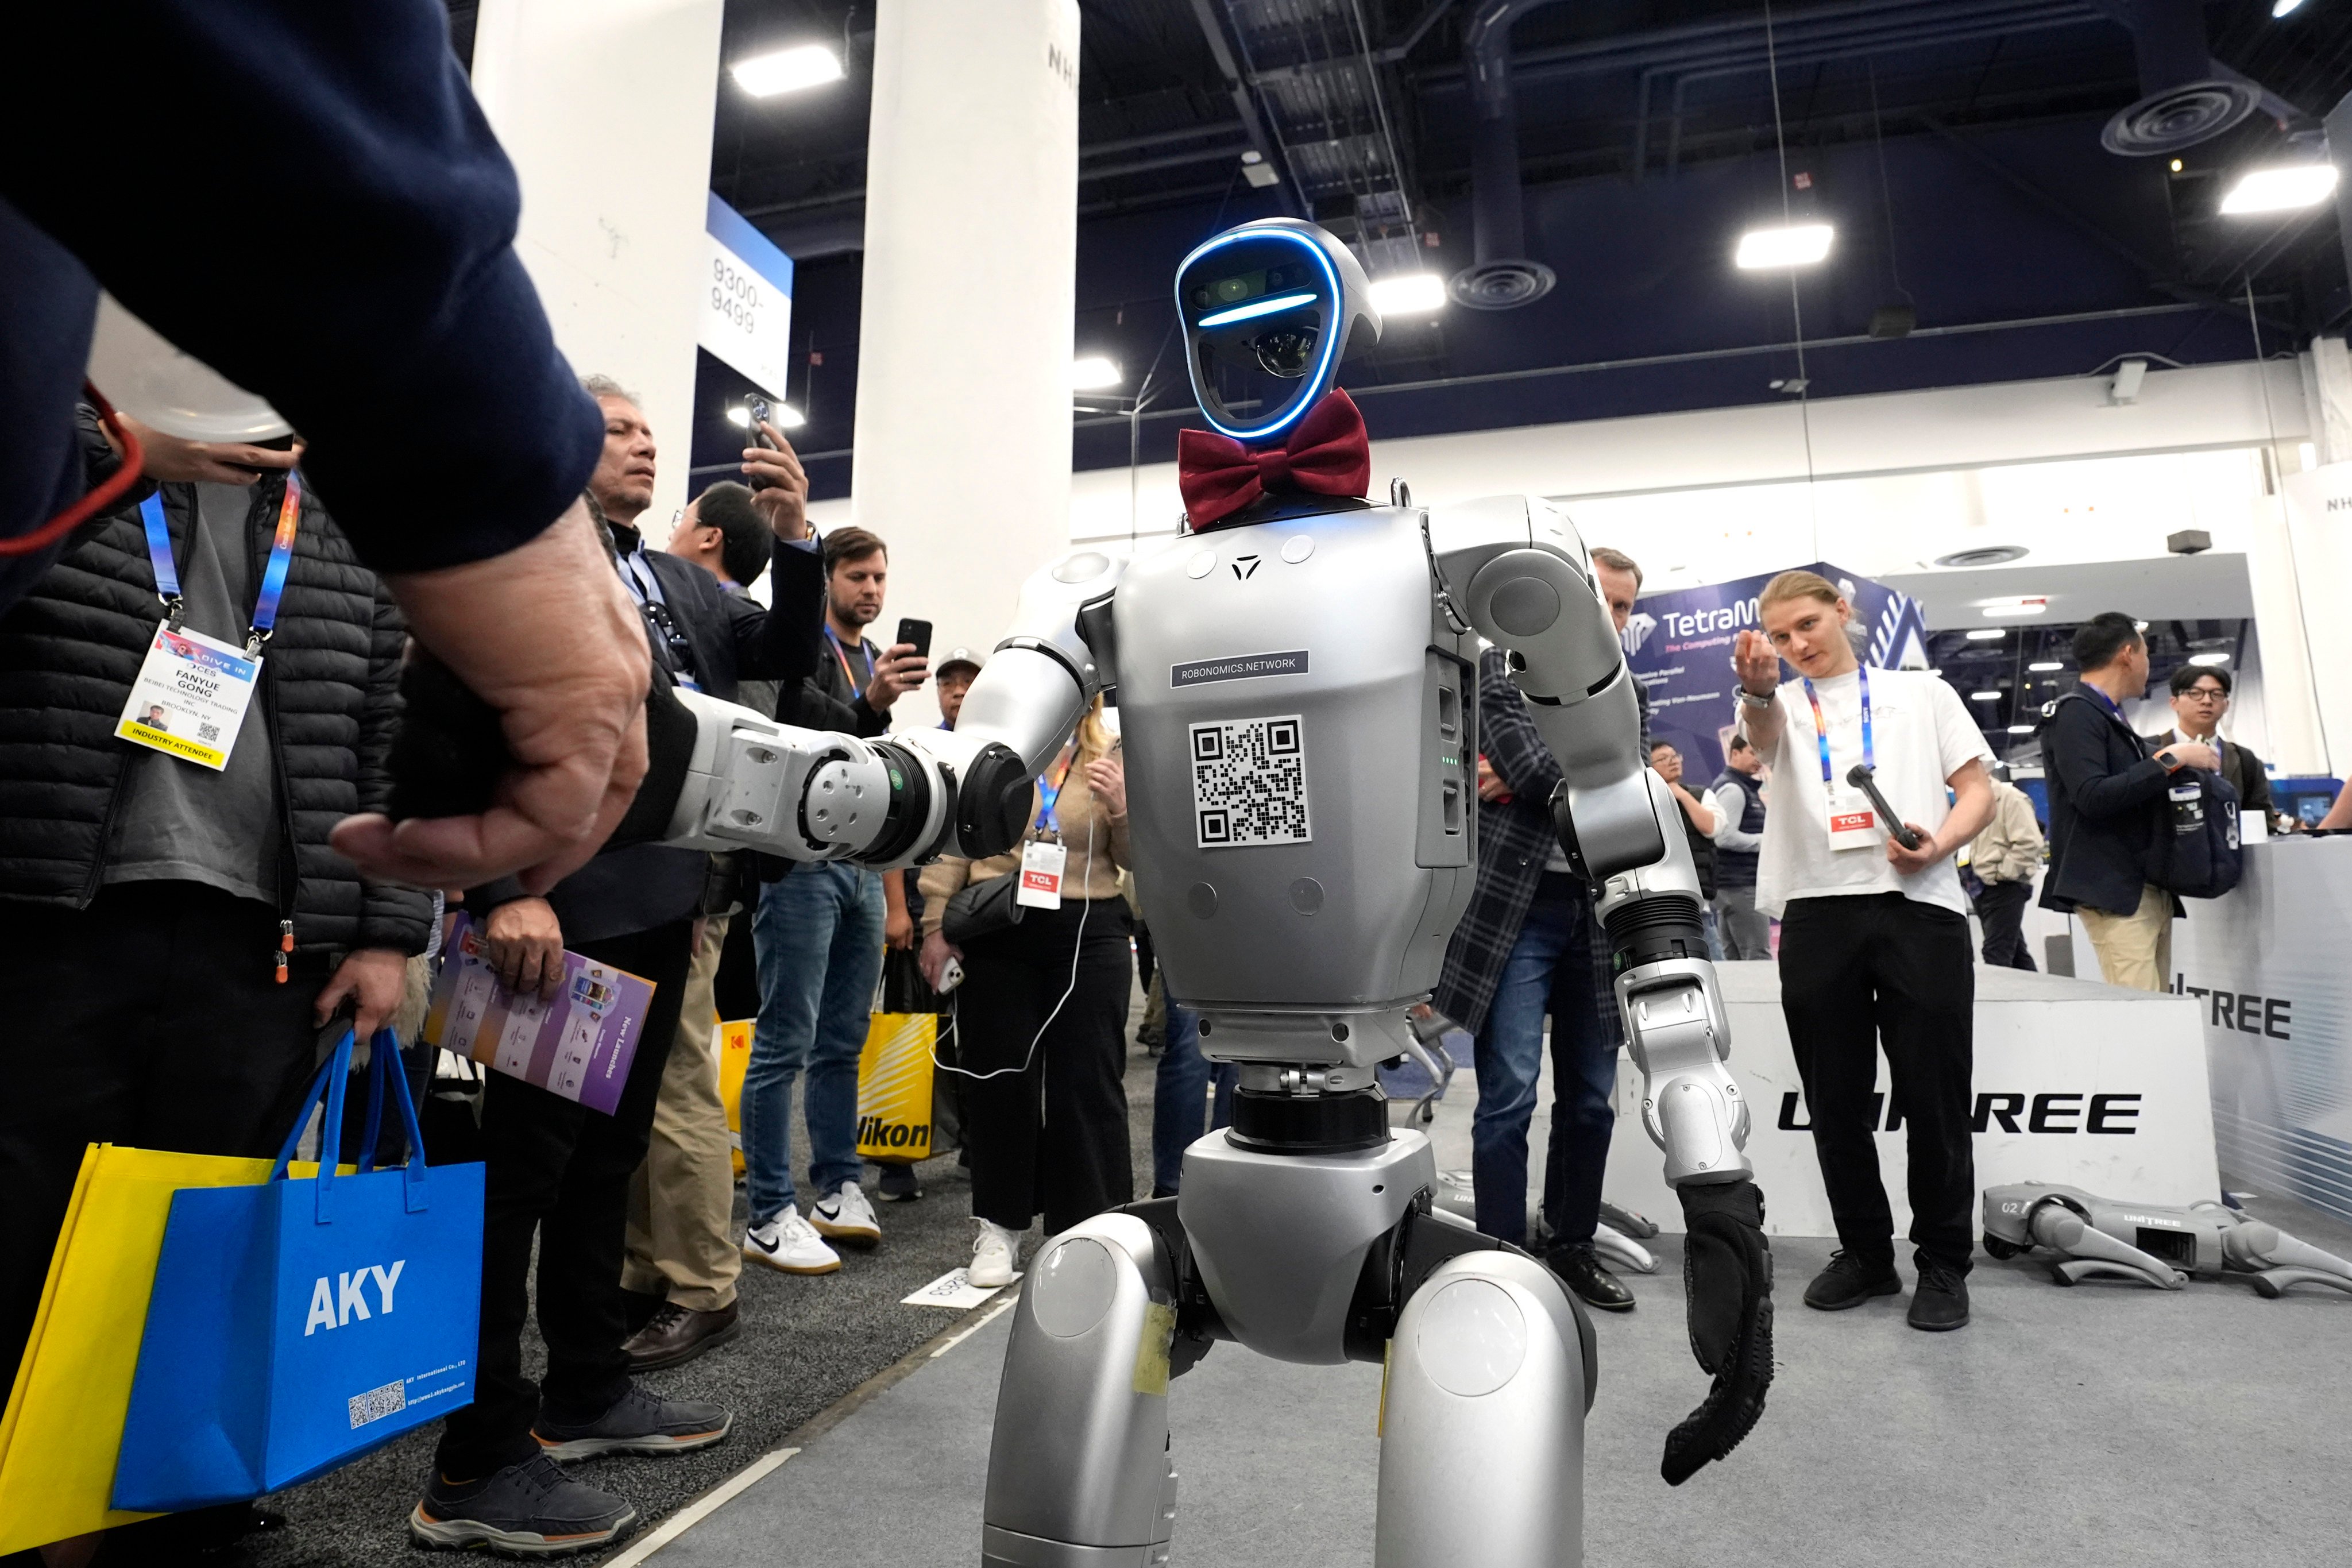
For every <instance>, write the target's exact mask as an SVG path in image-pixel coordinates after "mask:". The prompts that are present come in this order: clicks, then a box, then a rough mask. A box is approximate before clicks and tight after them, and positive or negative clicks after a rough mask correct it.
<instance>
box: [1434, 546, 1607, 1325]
mask: <svg viewBox="0 0 2352 1568" xmlns="http://www.w3.org/2000/svg"><path fill="white" fill-rule="evenodd" d="M1592 564H1593V574H1594V576H1595V578H1596V579H1597V580H1598V581H1599V583H1600V584H1601V593H1602V595H1603V597H1605V598H1606V599H1607V600H1608V603H1609V610H1610V615H1611V616H1612V618H1613V619H1614V620H1615V621H1616V623H1617V628H1618V630H1620V631H1622V630H1624V628H1625V622H1626V619H1627V618H1628V617H1629V616H1631V615H1632V614H1633V597H1634V595H1635V594H1636V593H1637V592H1639V590H1640V587H1641V581H1642V578H1641V568H1640V567H1638V566H1636V565H1634V564H1633V562H1632V560H1630V559H1629V558H1627V557H1626V556H1623V555H1622V554H1620V553H1618V552H1616V551H1613V550H1606V549H1602V550H1595V551H1594V552H1592ZM1634 689H1635V691H1636V692H1637V693H1640V692H1641V690H1642V689H1641V688H1640V687H1639V686H1638V685H1637V686H1636V687H1635V688H1634ZM1641 705H1642V730H1643V736H1642V740H1643V752H1644V754H1646V753H1647V750H1648V742H1649V727H1650V705H1649V698H1648V696H1647V694H1646V693H1642V698H1641ZM1474 741H1475V746H1476V749H1477V751H1478V752H1479V755H1480V758H1481V766H1480V768H1479V785H1478V879H1477V883H1476V885H1475V889H1474V890H1473V892H1472V893H1471V896H1470V908H1469V909H1468V910H1467V911H1465V913H1464V915H1463V918H1462V923H1461V924H1460V925H1458V926H1456V927H1454V937H1453V940H1452V942H1450V943H1449V944H1448V945H1447V947H1446V950H1445V968H1444V973H1443V974H1442V975H1441V976H1440V978H1439V980H1438V984H1437V990H1436V992H1435V993H1434V994H1433V996H1432V998H1431V1002H1432V1005H1433V1006H1434V1007H1435V1008H1436V1009H1437V1011H1439V1012H1440V1013H1443V1014H1444V1015H1445V1016H1446V1017H1448V1018H1451V1019H1452V1020H1454V1022H1455V1023H1457V1024H1459V1025H1461V1026H1463V1027H1464V1028H1465V1029H1468V1030H1469V1031H1470V1032H1471V1035H1472V1037H1473V1038H1474V1039H1475V1050H1476V1056H1475V1064H1476V1071H1477V1078H1478V1111H1477V1117H1476V1120H1475V1121H1474V1122H1473V1124H1472V1129H1471V1167H1472V1178H1473V1184H1474V1187H1475V1194H1476V1204H1477V1219H1478V1228H1479V1229H1480V1230H1482V1231H1484V1232H1486V1234H1487V1235H1489V1236H1493V1237H1499V1238H1501V1239H1502V1240H1505V1241H1508V1242H1512V1243H1514V1244H1518V1243H1523V1242H1524V1241H1525V1240H1526V1238H1527V1221H1528V1205H1527V1192H1528V1126H1529V1124H1530V1123H1531V1122H1532V1121H1533V1120H1534V1117H1535V1106H1536V1078H1537V1074H1538V1069H1539V1068H1540V1067H1541V1065H1542V1050H1543V1024H1544V1016H1545V1015H1546V1014H1547V1013H1549V1015H1550V1016H1551V1048H1552V1082H1553V1099H1552V1115H1551V1139H1550V1143H1549V1150H1548V1152H1547V1154H1546V1158H1545V1162H1544V1198H1543V1209H1544V1218H1545V1220H1546V1222H1547V1223H1548V1224H1549V1226H1550V1227H1551V1240H1550V1243H1549V1248H1548V1253H1547V1257H1546V1261H1547V1262H1549V1264H1550V1266H1551V1268H1552V1269H1553V1271H1554V1272H1556V1273H1558V1274H1559V1277H1560V1278H1561V1279H1562V1280H1564V1281H1565V1282H1566V1283H1567V1284H1568V1286H1569V1288H1570V1289H1572V1290H1574V1291H1575V1292H1576V1293H1577V1294H1578V1295H1579V1296H1580V1297H1581V1298H1583V1300H1585V1302H1586V1303H1587V1304H1588V1305H1591V1306H1594V1307H1598V1308H1601V1309H1602V1310H1606V1311H1612V1312H1622V1311H1631V1310H1633V1292H1632V1291H1631V1290H1628V1289H1626V1288H1625V1284H1624V1282H1623V1281H1622V1280H1621V1279H1618V1278H1617V1277H1616V1276H1615V1275H1613V1274H1612V1273H1610V1272H1609V1270H1608V1269H1607V1268H1603V1267H1602V1266H1601V1262H1600V1260H1599V1258H1596V1257H1595V1256H1594V1254H1593V1250H1592V1236H1593V1227H1594V1226H1596V1225H1597V1224H1598V1223H1599V1221H1600V1218H1601V1172H1602V1170H1603V1168H1604V1167H1605V1166H1606V1165H1607V1164H1608V1161H1609V1139H1610V1134H1611V1133H1612V1131H1614V1130H1615V1128H1616V1122H1617V1117H1616V1111H1615V1110H1614V1109H1613V1108H1612V1106H1611V1104H1610V1094H1611V1091H1612V1089H1614V1088H1615V1087H1616V1082H1617V1053H1618V1047H1619V1045H1620V1043H1621V1038H1622V1031H1621V1029H1620V1026H1619V1023H1618V1018H1617V1003H1616V996H1615V993H1614V992H1613V991H1612V988H1611V986H1610V984H1609V961H1608V952H1609V948H1608V938H1607V936H1606V935H1605V934H1603V933H1602V931H1601V921H1600V920H1599V918H1598V913H1597V911H1596V910H1595V909H1594V907H1593V901H1592V894H1593V889H1592V888H1591V886H1590V885H1589V884H1588V883H1586V882H1585V881H1584V879H1582V878H1580V877H1578V876H1577V875H1576V874H1575V873H1574V872H1572V871H1570V870H1569V869H1568V861H1567V858H1566V857H1565V856H1564V855H1563V854H1562V852H1561V849H1560V844H1559V831H1558V829H1557V828H1555V827H1554V826H1553V825H1552V816H1551V808H1550V801H1551V797H1552V792H1553V791H1554V790H1555V789H1557V788H1558V787H1559V782H1560V769H1559V761H1558V759H1556V758H1555V757H1553V755H1552V754H1551V750H1550V748H1549V747H1548V746H1546V745H1545V744H1544V742H1543V737H1542V736H1541V735H1539V734H1538V733H1537V731H1536V726H1535V719H1534V716H1533V714H1531V713H1530V712H1529V710H1528V701H1527V699H1526V698H1525V697H1522V696H1521V695H1520V694H1519V689H1518V688H1517V687H1516V686H1513V685H1512V684H1511V682H1510V679H1509V677H1508V675H1507V671H1506V669H1505V667H1504V662H1503V656H1502V654H1501V652H1500V651H1499V650H1497V649H1495V648H1491V647H1490V648H1488V649H1487V650H1486V652H1485V653H1484V654H1482V655H1481V656H1480V658H1479V664H1478V722H1477V732H1476V734H1475V737H1474Z"/></svg>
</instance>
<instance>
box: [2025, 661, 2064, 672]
mask: <svg viewBox="0 0 2352 1568" xmlns="http://www.w3.org/2000/svg"><path fill="white" fill-rule="evenodd" d="M2025 668H2028V669H2030V670H2032V671H2033V673H2034V674H2036V675H2047V674H2049V673H2050V672H2051V671H2052V670H2053V669H2063V668H2066V667H2065V666H2064V665H2063V664H2061V663H2059V662H2058V661H2057V660H2056V659H2054V658H2045V659H2041V660H2038V661H2036V662H2035V663H2032V664H2029V665H2027V666H2026V667H2025Z"/></svg>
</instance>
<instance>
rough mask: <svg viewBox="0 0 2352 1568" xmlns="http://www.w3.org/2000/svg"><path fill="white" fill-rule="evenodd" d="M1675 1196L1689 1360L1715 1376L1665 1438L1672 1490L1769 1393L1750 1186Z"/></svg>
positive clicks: (1758, 1238)
mask: <svg viewBox="0 0 2352 1568" xmlns="http://www.w3.org/2000/svg"><path fill="white" fill-rule="evenodd" d="M1676 1193H1677V1195H1679V1196H1680V1197H1681V1199H1682V1201H1683V1215H1684V1218H1685V1222H1686V1224H1687V1226H1688V1233H1687V1234H1686V1235H1685V1237H1684V1238H1683V1292H1684V1295H1685V1297H1686V1298H1687V1299H1688V1300H1689V1304H1690V1337H1691V1353H1692V1354H1693V1355H1695V1356H1696V1357H1698V1364H1699V1365H1700V1367H1702V1368H1703V1369H1705V1370H1706V1371H1707V1372H1710V1373H1714V1374H1715V1386H1714V1387H1713V1388H1711V1389H1709V1390H1708V1391H1707V1395H1706V1401H1705V1402H1704V1403H1702V1404H1701V1405H1699V1407H1698V1408H1697V1409H1696V1410H1694V1411H1692V1412H1691V1413H1690V1415H1687V1416H1685V1418H1684V1419H1683V1423H1682V1425H1680V1426H1676V1427H1675V1429H1674V1430H1673V1431H1672V1432H1669V1433H1668V1434H1666V1453H1665V1458H1664V1460H1663V1461H1662V1462H1661V1463H1660V1465H1659V1466H1658V1472H1659V1474H1661V1475H1663V1476H1664V1477H1665V1479H1666V1484H1667V1485H1668V1486H1676V1487H1678V1486H1680V1485H1682V1484H1683V1483H1684V1482H1685V1481H1686V1480H1688V1479H1691V1477H1693V1476H1694V1475H1696V1474H1697V1473H1698V1471H1699V1468H1700V1467H1702V1466H1704V1465H1705V1464H1706V1463H1707V1462H1708V1461H1709V1460H1711V1459H1720V1458H1723V1457H1724V1456H1725V1455H1726V1454H1728V1453H1730V1452H1731V1450H1732V1449H1734V1448H1736V1447H1738V1446H1739V1440H1740V1439H1741V1438H1743V1437H1745V1436H1748V1429H1749V1428H1751V1427H1753V1426H1755V1425H1756V1421H1757V1417H1759V1416H1760V1415H1763V1414H1764V1394H1765V1391H1766V1390H1768V1389H1769V1388H1770V1387H1771V1386H1772V1250H1771V1247H1769V1245H1768V1244H1767V1243H1766V1241H1765V1239H1764V1194H1761V1193H1759V1192H1758V1191H1757V1190H1756V1184H1755V1183H1753V1182H1750V1181H1746V1180H1742V1181H1737V1182H1714V1183H1708V1184H1704V1185H1702V1184H1695V1183H1694V1184H1685V1185H1684V1186H1682V1187H1680V1188H1677V1189H1676Z"/></svg>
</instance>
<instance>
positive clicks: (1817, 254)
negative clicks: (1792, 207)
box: [1731, 223, 1835, 272]
mask: <svg viewBox="0 0 2352 1568" xmlns="http://www.w3.org/2000/svg"><path fill="white" fill-rule="evenodd" d="M1834 233H1835V231H1834V230H1833V229H1832V228H1831V227H1830V226H1829V225H1827V224H1825V223H1801V224H1794V225H1791V226H1789V227H1787V228H1751V229H1749V230H1748V232H1747V233H1746V234H1743V235H1741V236H1740V237H1739V249H1738V253H1737V254H1735V255H1734V256H1733V257H1732V258H1731V259H1732V265H1733V266H1735V267H1738V268H1741V269H1742V270H1744V271H1749V272H1755V271H1760V270H1762V269H1764V268H1772V267H1810V266H1811V265H1812V264H1813V263H1814V262H1816V261H1819V260H1821V259H1822V258H1824V257H1826V256H1827V255H1829V253H1830V239H1831V237H1832V235H1833V234H1834Z"/></svg>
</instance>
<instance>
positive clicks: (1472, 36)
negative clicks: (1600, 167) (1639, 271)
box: [1449, 0, 1556, 310]
mask: <svg viewBox="0 0 2352 1568" xmlns="http://www.w3.org/2000/svg"><path fill="white" fill-rule="evenodd" d="M1553 3H1554V0H1481V3H1480V5H1478V7H1477V9H1476V10H1475V11H1473V12H1472V13H1471V14H1470V25H1469V26H1468V27H1467V28H1465V30H1464V33H1463V37H1462V68H1463V70H1464V72H1465V75H1466V76H1467V77H1468V79H1469V87H1470V114H1471V125H1470V211H1471V224H1472V227H1473V229H1474V230H1475V237H1476V244H1477V259H1476V260H1475V261H1473V262H1472V263H1471V264H1470V265H1469V266H1468V267H1467V268H1464V269H1463V270H1462V271H1460V272H1457V273H1455V274H1454V279H1453V281H1452V283H1451V284H1450V285H1449V287H1450V288H1451V289H1452V290H1453V294H1454V300H1455V302H1456V303H1459V304H1463V305H1467V306H1469V307H1470V308H1471V309H1472V310H1517V308H1518V307H1520V306H1521V305H1532V304H1533V303H1535V302H1536V301H1537V300H1540V299H1542V298H1543V297H1544V296H1545V295H1547V294H1549V293H1550V292H1551V286H1552V284H1553V283H1554V282H1555V281H1556V279H1554V277H1553V275H1552V270H1551V268H1549V267H1546V266H1545V265H1544V264H1543V263H1542V262H1540V261H1536V260H1532V259H1530V258H1528V254H1527V249H1528V229H1527V212H1526V207H1525V205H1524V204H1523V202H1522V199H1521V196H1520V194H1519V113H1518V103H1517V99H1516V98H1515V97H1514V96H1513V94H1512V91H1511V24H1513V23H1514V22H1517V20H1518V19H1519V18H1520V17H1521V16H1526V15H1527V14H1528V12H1530V11H1532V10H1535V9H1536V8H1537V7H1538V6H1540V5H1551V4H1553Z"/></svg>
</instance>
